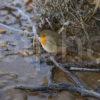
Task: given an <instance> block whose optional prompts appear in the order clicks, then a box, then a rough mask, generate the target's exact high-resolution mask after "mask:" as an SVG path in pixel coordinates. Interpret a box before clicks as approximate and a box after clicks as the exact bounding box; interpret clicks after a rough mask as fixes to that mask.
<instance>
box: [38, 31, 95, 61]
mask: <svg viewBox="0 0 100 100" xmlns="http://www.w3.org/2000/svg"><path fill="white" fill-rule="evenodd" d="M38 35H39V41H40V43H41V45H42V47H43V48H44V50H45V51H47V52H48V53H51V54H62V53H63V55H65V56H66V55H67V56H72V58H73V57H76V58H77V57H78V59H84V60H86V59H88V60H90V59H92V58H93V57H91V56H90V55H89V57H88V55H87V52H86V51H82V54H79V51H78V50H79V49H80V48H79V47H78V44H77V42H76V38H75V36H70V37H69V38H66V37H65V38H64V39H63V38H62V36H63V34H59V33H58V32H54V31H51V30H43V31H41V32H40V33H39V34H38ZM63 50H64V51H65V52H63ZM73 59H74V58H73ZM93 59H94V58H93Z"/></svg>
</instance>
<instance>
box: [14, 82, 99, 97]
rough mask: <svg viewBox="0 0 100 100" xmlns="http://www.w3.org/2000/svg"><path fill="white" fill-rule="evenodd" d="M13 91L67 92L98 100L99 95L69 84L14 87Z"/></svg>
mask: <svg viewBox="0 0 100 100" xmlns="http://www.w3.org/2000/svg"><path fill="white" fill-rule="evenodd" d="M15 89H20V90H23V91H26V92H41V93H51V92H52V93H53V92H55V91H56V92H59V91H69V92H71V93H79V94H81V96H86V97H94V98H98V99H100V93H98V92H95V91H93V90H88V89H84V88H81V87H78V86H74V85H72V84H69V83H66V84H65V83H59V84H50V85H49V86H39V87H33V86H32V87H31V86H29V87H28V86H15Z"/></svg>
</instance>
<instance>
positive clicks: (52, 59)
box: [50, 57, 87, 88]
mask: <svg viewBox="0 0 100 100" xmlns="http://www.w3.org/2000/svg"><path fill="white" fill-rule="evenodd" d="M50 60H51V61H52V62H53V63H54V65H55V66H56V67H58V68H59V69H61V70H62V71H63V72H65V73H66V74H67V75H68V76H69V77H71V79H72V80H73V81H74V82H75V83H76V84H77V85H78V86H79V87H81V88H86V87H87V86H86V85H85V83H84V82H83V81H82V80H80V79H79V78H78V77H77V75H75V74H74V73H72V72H70V71H69V70H66V69H65V68H64V67H63V66H61V65H59V63H58V62H57V61H56V60H55V59H54V57H50Z"/></svg>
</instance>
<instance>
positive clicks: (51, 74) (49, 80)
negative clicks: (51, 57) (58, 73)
mask: <svg viewBox="0 0 100 100" xmlns="http://www.w3.org/2000/svg"><path fill="white" fill-rule="evenodd" d="M54 74H55V67H54V66H53V67H52V68H51V69H50V73H49V79H48V85H50V84H52V83H54Z"/></svg>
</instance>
